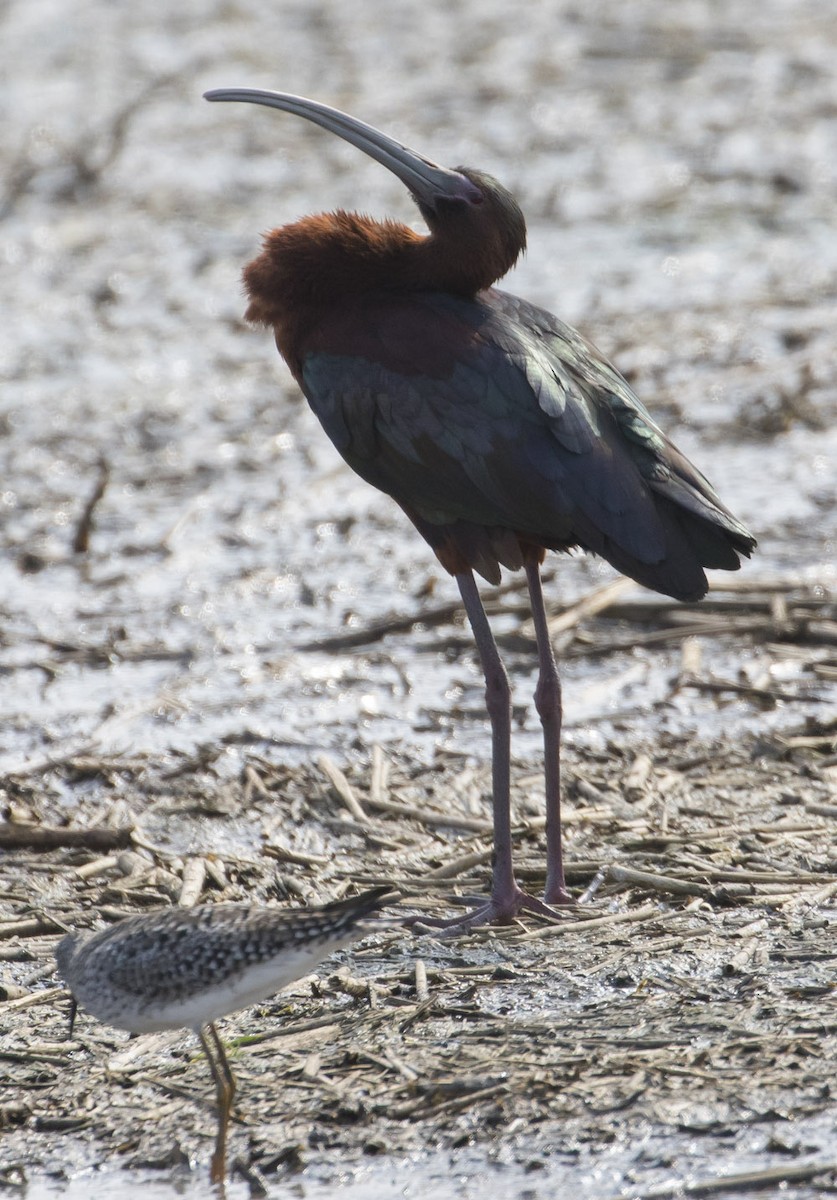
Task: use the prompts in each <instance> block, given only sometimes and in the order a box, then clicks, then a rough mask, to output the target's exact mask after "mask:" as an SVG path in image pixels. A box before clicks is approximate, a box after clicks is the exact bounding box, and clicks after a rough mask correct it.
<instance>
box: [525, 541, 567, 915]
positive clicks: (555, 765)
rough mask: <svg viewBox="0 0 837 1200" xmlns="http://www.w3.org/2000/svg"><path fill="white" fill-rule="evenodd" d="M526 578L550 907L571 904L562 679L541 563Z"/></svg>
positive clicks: (530, 565)
mask: <svg viewBox="0 0 837 1200" xmlns="http://www.w3.org/2000/svg"><path fill="white" fill-rule="evenodd" d="M526 579H527V581H528V583H529V598H530V601H531V604H532V619H533V621H534V625H535V640H536V641H537V644H538V683H537V687H536V689H535V708H536V709H537V710H538V716H539V717H540V719H541V725H542V726H543V749H544V793H545V798H546V889H545V891H544V900H545V901H546V903H547V904H571V903H572V897H571V896H570V894H569V892H568V891H567V888H566V884H565V882H564V862H563V850H562V846H561V717H562V712H563V710H562V705H561V677H560V675H559V674H558V665H557V663H556V662H555V655H554V653H553V651H552V643H551V640H550V637H549V626H548V624H547V619H546V607H545V605H544V601H543V588H542V586H541V572H540V564H539V563H538V561H537V560H536V559H535V558H534V557H528V558H527V560H526Z"/></svg>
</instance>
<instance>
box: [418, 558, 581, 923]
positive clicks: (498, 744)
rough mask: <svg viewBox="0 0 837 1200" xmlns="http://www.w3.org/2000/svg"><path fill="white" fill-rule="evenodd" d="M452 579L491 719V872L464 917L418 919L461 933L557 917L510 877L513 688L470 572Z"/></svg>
mask: <svg viewBox="0 0 837 1200" xmlns="http://www.w3.org/2000/svg"><path fill="white" fill-rule="evenodd" d="M456 582H457V583H458V585H459V591H460V593H461V595H462V601H463V603H464V605H465V612H466V613H467V614H468V620H469V621H470V623H471V629H472V630H473V633H474V640H475V642H476V644H477V651H478V653H479V656H480V662H481V664H482V670H483V674H484V676H485V703H486V708H487V709H488V717H489V720H490V722H491V763H492V805H493V815H494V874H493V879H492V885H491V897H490V899H489V900H488V901H487V902H486V903H485V904H483V905H480V906H478V907H477V908H476V909H474V910H473V911H472V912H470V913H468V914H467V915H466V916H464V917H454V918H452V919H451V920H448V921H436V920H424V919H422V923H423V924H427V925H435V926H441V927H442V928H445V929H447V930H449V931H450V932H459V931H464V930H468V929H473V928H474V927H475V926H477V925H490V924H493V923H495V922H496V923H500V924H504V923H508V922H509V921H512V920H514V918H515V917H516V916H517V914H518V913H519V912H521V911H522V910H526V911H528V912H533V913H537V914H538V915H539V916H542V917H547V918H549V919H552V920H558V919H560V915H559V914H558V913H556V912H555V911H554V910H553V909H551V908H550V907H549V905H547V904H544V903H542V901H540V900H537V899H536V898H535V897H534V896H530V895H528V893H526V892H524V891H523V890H522V889H521V888H520V887H518V884H517V881H516V879H515V877H514V867H513V864H512V833H511V688H510V687H509V678H508V675H507V674H506V668H505V667H504V666H503V662H502V659H501V658H500V653H499V651H498V649H497V643H496V642H495V641H494V635H493V634H492V632H491V627H490V625H489V623H488V617H487V616H486V615H485V609H484V608H483V606H482V600H481V599H480V594H479V589H478V588H477V584H476V581H475V579H474V576H473V573H472V572H471V571H463V572H462V573H461V574H459V575H457V576H456Z"/></svg>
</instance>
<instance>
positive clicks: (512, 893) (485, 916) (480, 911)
mask: <svg viewBox="0 0 837 1200" xmlns="http://www.w3.org/2000/svg"><path fill="white" fill-rule="evenodd" d="M564 896H565V897H566V898H565V899H561V900H559V901H558V903H560V904H564V905H567V904H572V902H573V901H572V897H571V896H570V895H569V893H568V892H566V891H565V892H564ZM523 912H530V913H533V914H534V915H535V916H537V917H542V918H543V919H544V920H546V921H549V922H552V923H555V922H557V921H562V920H564V914H563V913H561V912H559V911H558V910H557V909H555V908H553V907H551V905H549V904H545V903H544V902H543V900H538V899H537V897H535V896H530V895H529V893H528V892H524V891H523V889H522V888H519V887H518V886H517V885H516V884H515V885H514V888H513V890H511V889H510V890H508V891H507V892H505V894H503V895H493V896H492V897H491V898H490V899H489V900H486V901H485V902H484V903H482V904H480V903H477V907H476V908H473V909H471V911H470V912H467V913H465V914H464V915H463V916H461V917H408V919H407V921H406V924H407V925H413V926H415V925H422V926H427V927H429V928H431V929H440V930H443V931H444V935H445V936H446V937H451V936H453V935H454V934H457V933H469V932H470V931H471V930H472V929H477V928H479V927H480V926H482V925H510V924H511V923H512V922H513V921H514V920H516V918H517V917H518V916H520V914H521V913H523Z"/></svg>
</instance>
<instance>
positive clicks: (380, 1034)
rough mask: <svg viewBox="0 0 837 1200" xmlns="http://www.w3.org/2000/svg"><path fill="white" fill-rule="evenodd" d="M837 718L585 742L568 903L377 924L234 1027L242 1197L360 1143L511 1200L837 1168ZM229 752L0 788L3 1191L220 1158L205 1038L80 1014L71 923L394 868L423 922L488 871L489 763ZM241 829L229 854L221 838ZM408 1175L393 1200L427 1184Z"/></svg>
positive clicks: (774, 1180)
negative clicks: (558, 915) (421, 928)
mask: <svg viewBox="0 0 837 1200" xmlns="http://www.w3.org/2000/svg"><path fill="white" fill-rule="evenodd" d="M833 738H834V734H833V731H832V732H831V733H830V734H820V735H812V734H810V733H806V734H799V735H798V736H797V737H796V738H793V737H790V738H789V737H787V736H783V737H781V738H779V737H776V738H772V739H767V740H764V741H762V742H756V741H754V740H753V739H751V738H746V739H744V740H743V743H741V744H738V745H732V744H731V743H729V742H723V741H716V742H712V743H708V742H706V741H704V740H700V739H692V738H678V739H670V740H667V739H663V744H662V745H660V744H658V745H656V746H652V745H651V744H649V745H648V746H647V747H643V746H641V745H640V746H636V745H632V746H630V748H629V747H627V746H625V745H622V746H617V745H615V744H614V745H610V746H608V747H607V748H606V750H605V751H604V752H595V751H592V750H584V749H581V750H579V749H575V750H573V751H570V752H569V753H568V756H567V759H568V761H567V771H566V775H567V794H568V802H567V812H566V820H567V828H568V833H569V844H568V851H569V881H570V883H571V885H572V887H573V890H574V891H575V893H576V895H581V894H582V893H584V892H585V890H586V891H588V892H589V893H590V895H589V899H582V900H581V901H580V903H579V905H578V907H577V908H575V909H574V910H573V911H572V912H569V913H568V914H567V919H566V921H564V922H562V923H561V924H560V925H558V926H555V927H548V926H546V925H542V924H538V923H533V922H525V923H523V924H521V925H519V926H513V927H508V928H502V929H501V928H497V929H490V930H481V931H474V932H473V933H472V934H470V935H468V936H461V937H457V938H456V939H455V940H452V941H444V940H440V939H439V938H438V937H436V936H434V935H432V934H422V933H420V932H418V933H417V932H411V931H403V932H402V931H393V932H386V933H381V934H377V935H373V936H370V937H369V938H367V939H366V940H365V941H364V942H363V943H362V944H361V945H360V946H359V947H358V948H357V949H356V951H355V952H354V953H351V954H349V955H343V956H340V957H339V958H337V959H333V960H331V962H330V964H329V966H328V967H327V968H326V969H324V970H323V971H322V972H320V973H319V974H318V975H317V976H316V977H314V978H311V979H308V980H305V981H301V982H300V983H299V984H298V985H296V986H295V987H294V988H292V989H291V990H290V991H289V992H288V993H285V994H283V995H282V996H280V997H277V998H276V999H275V1000H272V1001H270V1002H268V1003H265V1004H262V1005H259V1006H258V1007H257V1008H255V1009H253V1010H250V1011H248V1012H246V1013H242V1014H238V1015H236V1016H233V1017H231V1018H229V1019H226V1020H225V1021H224V1022H222V1032H223V1036H224V1038H225V1040H226V1043H227V1045H228V1047H229V1048H230V1050H231V1053H232V1060H233V1063H234V1068H235V1071H236V1074H237V1076H238V1079H239V1083H240V1092H239V1100H238V1104H237V1112H238V1119H237V1121H236V1123H235V1125H234V1128H233V1132H232V1141H231V1159H232V1160H233V1161H234V1162H235V1164H236V1165H235V1167H234V1171H233V1179H234V1180H238V1182H239V1184H240V1186H241V1187H242V1188H243V1189H245V1190H244V1191H242V1193H241V1194H247V1192H246V1188H249V1191H250V1194H261V1193H262V1192H263V1191H264V1190H266V1191H267V1192H268V1193H269V1194H274V1192H275V1194H277V1195H279V1194H284V1193H285V1190H286V1189H287V1188H290V1189H291V1190H294V1186H295V1184H299V1185H300V1186H301V1188H302V1194H303V1195H306V1194H309V1193H308V1191H307V1190H306V1187H312V1188H314V1189H316V1187H317V1185H319V1184H322V1185H323V1186H331V1187H334V1186H336V1185H337V1184H338V1183H343V1184H345V1183H347V1182H348V1183H351V1182H352V1180H355V1181H356V1182H357V1186H358V1187H359V1188H361V1191H360V1192H359V1193H358V1194H364V1193H363V1191H362V1187H363V1186H367V1187H369V1188H371V1189H372V1190H371V1191H370V1192H369V1194H375V1191H374V1187H373V1184H374V1182H375V1179H376V1178H377V1176H376V1174H375V1172H376V1171H378V1172H380V1167H379V1166H377V1163H375V1164H373V1162H372V1160H373V1159H374V1160H378V1159H382V1161H386V1160H387V1159H390V1158H394V1159H395V1160H396V1161H399V1160H401V1159H404V1158H405V1157H406V1158H408V1159H409V1161H410V1162H411V1163H412V1167H411V1170H415V1171H416V1172H418V1175H417V1181H418V1180H424V1184H423V1185H422V1186H429V1185H428V1180H430V1179H432V1177H433V1172H432V1170H431V1167H433V1166H435V1168H436V1170H438V1166H439V1164H438V1161H434V1160H432V1159H431V1162H430V1163H429V1164H428V1163H427V1162H426V1160H427V1157H428V1153H429V1152H432V1153H435V1154H436V1155H437V1157H438V1155H439V1154H440V1153H441V1154H443V1155H445V1156H447V1163H448V1170H449V1172H450V1178H451V1180H454V1179H455V1178H458V1177H460V1175H461V1177H462V1180H463V1184H462V1186H463V1188H466V1186H467V1179H468V1178H469V1172H471V1173H472V1174H477V1175H479V1174H480V1172H485V1171H486V1169H487V1167H488V1166H490V1175H489V1180H490V1179H492V1178H494V1176H495V1175H496V1180H495V1183H496V1185H497V1186H499V1182H498V1181H500V1180H502V1178H503V1172H504V1171H508V1172H511V1175H510V1178H514V1177H515V1173H520V1175H521V1179H520V1181H519V1182H520V1187H519V1190H518V1192H516V1193H515V1194H520V1195H530V1196H536V1195H539V1194H548V1190H549V1189H550V1188H552V1187H554V1186H561V1185H563V1186H566V1185H567V1181H568V1180H570V1181H571V1182H572V1184H573V1186H574V1187H575V1188H577V1190H578V1191H579V1194H580V1195H583V1196H590V1197H596V1198H599V1200H600V1198H603V1197H609V1196H614V1197H615V1196H622V1195H631V1196H645V1195H648V1196H654V1195H660V1196H663V1195H681V1194H684V1195H687V1194H700V1195H704V1194H711V1195H720V1196H726V1195H736V1194H738V1193H739V1191H742V1190H752V1189H753V1188H757V1189H758V1188H760V1189H761V1190H762V1192H763V1193H765V1194H768V1195H773V1194H778V1193H777V1190H776V1189H778V1187H779V1185H780V1184H782V1189H783V1194H792V1195H798V1196H804V1197H814V1196H820V1195H824V1194H826V1192H827V1191H828V1190H829V1189H830V1188H833V1187H834V1186H837V1175H835V1169H837V1145H835V1140H834V1116H835V1100H834V1089H833V1061H834V1055H835V1051H836V1050H837V1022H836V1021H835V1018H834V975H835V962H836V961H837V935H835V929H836V928H837V855H835V846H834V838H833V829H834V817H835V811H837V801H836V798H835V771H836V770H837V760H835V756H834V752H833ZM824 751H825V752H824ZM222 753H223V752H222V751H215V752H211V753H210V752H204V753H202V754H201V755H200V756H199V757H197V758H192V759H189V758H187V757H184V758H183V759H182V760H180V761H174V760H173V761H172V762H170V763H169V764H168V765H167V767H166V769H163V770H161V768H160V764H159V763H155V762H154V761H146V762H140V761H136V760H131V759H128V758H125V759H121V760H120V759H112V760H107V761H105V760H97V759H95V758H89V757H88V758H79V759H74V760H71V761H69V762H67V763H65V764H63V765H62V766H61V767H60V768H57V769H56V768H53V770H57V773H58V775H59V776H60V777H62V778H63V779H64V780H65V781H67V782H70V783H73V784H75V785H76V786H78V785H79V784H80V782H81V781H84V784H85V787H84V792H85V794H84V795H83V796H80V797H79V804H78V807H77V809H76V811H75V812H74V815H73V820H72V822H65V823H64V824H60V825H59V824H58V823H57V822H58V820H59V819H60V818H59V815H58V808H57V806H56V803H55V800H54V799H52V800H50V791H51V789H50V788H49V787H48V786H46V787H45V786H44V785H45V782H46V781H47V779H48V776H47V777H44V776H37V777H35V778H29V779H22V778H20V779H18V780H14V781H9V782H10V783H11V784H12V786H13V789H14V802H13V812H12V814H11V815H12V817H13V821H12V822H9V823H6V824H5V825H4V826H3V827H2V830H0V834H2V837H3V840H4V847H5V850H4V855H3V894H4V895H3V898H4V906H5V910H6V911H5V916H4V919H3V922H2V924H0V939H2V940H0V960H2V965H3V978H4V980H5V981H6V989H7V990H6V993H5V996H6V998H5V999H4V1001H3V1002H2V1004H0V1078H1V1079H2V1090H3V1106H2V1115H3V1122H4V1127H3V1135H2V1179H3V1182H4V1184H5V1185H7V1186H8V1187H10V1188H11V1189H14V1188H15V1187H18V1186H22V1185H23V1183H24V1180H25V1179H26V1178H31V1177H34V1178H35V1179H36V1180H37V1179H39V1178H45V1177H53V1178H55V1179H56V1180H60V1179H61V1178H66V1177H72V1176H73V1175H75V1174H77V1173H78V1172H83V1171H84V1170H85V1169H87V1170H90V1169H92V1168H102V1167H103V1166H106V1169H107V1170H113V1169H114V1168H128V1169H131V1170H147V1169H149V1168H151V1169H153V1171H154V1172H155V1174H156V1173H159V1172H162V1173H163V1175H164V1176H165V1177H167V1178H170V1179H171V1180H172V1182H173V1183H175V1182H176V1180H177V1179H178V1178H180V1179H181V1180H188V1179H189V1178H190V1164H191V1170H192V1172H193V1176H192V1177H194V1172H198V1173H200V1172H205V1170H206V1161H207V1160H208V1155H209V1151H210V1148H211V1142H212V1137H213V1131H214V1119H213V1116H212V1111H211V1110H212V1105H213V1097H214V1092H213V1090H212V1086H211V1083H210V1081H209V1079H208V1076H207V1072H206V1064H205V1063H203V1062H202V1061H201V1059H200V1054H199V1052H198V1049H197V1046H196V1043H195V1041H194V1039H193V1038H192V1037H191V1036H190V1035H188V1034H186V1033H179V1032H173V1033H166V1034H159V1035H148V1036H143V1037H140V1038H137V1039H128V1038H127V1037H126V1036H125V1035H122V1034H118V1033H114V1031H112V1030H109V1029H106V1028H104V1027H102V1026H100V1025H98V1024H97V1023H95V1022H94V1021H92V1020H90V1019H88V1018H84V1017H83V1016H82V1017H80V1018H79V1021H78V1023H77V1025H76V1030H75V1034H74V1036H73V1038H72V1039H68V1036H67V1005H66V1003H65V1001H66V993H65V992H64V991H63V990H62V989H61V987H60V981H57V980H56V979H55V978H54V975H53V968H52V964H51V961H50V951H51V947H52V946H53V945H54V943H55V941H56V940H57V938H58V936H60V932H61V930H62V929H63V928H64V927H65V926H66V927H79V926H87V925H90V924H91V923H94V922H100V921H101V920H104V921H111V920H114V919H116V918H117V917H118V916H119V915H120V914H122V913H126V912H142V911H148V910H149V909H151V908H156V907H158V906H160V905H162V904H173V903H193V902H195V900H196V899H198V898H200V899H201V900H203V901H205V900H210V899H211V900H215V899H218V900H221V899H224V900H243V899H250V900H252V899H253V898H259V899H263V900H264V901H265V902H266V903H280V902H286V901H291V902H294V903H301V902H304V901H305V900H307V899H314V898H317V899H319V898H322V897H324V896H336V895H339V894H341V893H343V892H344V891H345V890H346V889H349V888H352V887H355V886H365V885H367V884H374V883H378V882H380V881H387V882H391V883H392V884H393V886H394V887H395V888H397V889H398V890H399V891H400V892H401V894H402V896H403V900H402V905H401V907H402V908H403V909H404V910H406V911H411V912H416V913H420V914H427V915H441V914H442V913H443V912H449V911H451V905H452V904H455V903H456V899H457V897H462V896H468V895H473V894H480V893H483V892H484V891H485V889H486V887H487V886H488V883H489V878H490V876H489V857H490V852H489V849H488V847H489V846H490V831H489V825H488V822H487V820H486V817H485V811H484V806H483V804H482V802H481V798H482V797H483V796H484V794H485V792H486V789H487V788H488V786H489V772H488V769H487V767H486V765H485V764H474V763H469V762H467V761H462V760H459V761H457V760H455V759H454V760H453V761H451V760H449V761H447V762H443V761H440V762H438V763H435V764H432V765H431V766H424V767H423V766H420V765H417V764H416V762H415V760H414V759H413V758H411V757H409V756H406V757H405V756H399V755H391V754H389V753H387V752H384V751H382V750H381V748H380V747H377V748H375V749H370V752H369V754H368V756H364V755H363V754H361V753H358V755H357V756H356V758H355V761H354V762H353V764H352V765H351V766H349V768H348V769H347V770H341V768H340V767H338V766H337V764H336V763H335V762H334V761H333V759H331V758H330V757H328V756H327V755H324V756H321V757H320V759H319V761H318V762H317V763H311V764H308V765H304V766H288V765H284V766H283V765H277V764H275V763H272V762H270V761H269V760H268V759H267V758H265V757H264V756H263V755H261V754H259V753H257V752H255V751H252V752H248V753H247V755H246V756H245V765H244V767H243V770H242V772H241V775H240V777H239V778H238V779H237V780H233V781H230V780H225V781H224V782H219V780H218V779H217V776H216V775H215V772H214V767H215V764H216V762H217V758H218V756H219V755H220V754H222ZM539 789H540V781H539V779H538V778H537V777H536V776H534V775H533V774H532V772H531V771H528V772H527V770H526V768H525V767H524V766H523V765H522V764H518V765H517V769H516V772H515V801H516V813H517V822H516V827H517V843H518V861H519V871H520V877H521V880H522V881H524V882H525V883H526V885H527V886H529V887H530V888H532V889H537V888H538V887H539V886H541V885H542V882H543V876H542V863H543V850H544V847H543V837H542V823H541V821H540V820H539V818H538V811H539V804H538V801H539ZM245 835H246V836H249V837H252V839H253V840H252V844H251V845H250V846H249V847H248V848H247V849H244V848H242V849H240V850H238V851H235V850H231V849H229V847H231V846H234V845H236V844H238V845H239V846H242V841H243V837H244V836H245ZM184 846H189V847H191V848H192V850H191V852H189V853H184V851H183V847H184ZM594 881H595V882H594ZM591 884H592V888H591ZM14 981H17V984H16V985H15V982H14ZM423 1161H424V1162H425V1165H424V1166H422V1162H423ZM475 1162H476V1163H478V1164H479V1165H478V1166H477V1165H474V1164H475ZM457 1164H459V1166H457ZM370 1171H371V1172H372V1176H371V1178H370V1176H369V1172H370ZM396 1174H397V1172H396ZM724 1176H731V1177H732V1178H731V1179H730V1180H729V1182H728V1183H727V1184H724V1183H723V1182H722V1181H723V1177H724ZM128 1178H130V1176H129V1177H128ZM364 1179H366V1185H364V1184H363V1180H364ZM539 1183H542V1184H543V1186H545V1187H547V1192H544V1193H541V1192H540V1191H539V1190H538V1189H539ZM689 1184H694V1185H697V1184H701V1185H704V1186H703V1190H697V1191H695V1192H694V1193H692V1192H689V1191H688V1189H686V1190H682V1189H683V1188H684V1186H685V1185H689ZM400 1186H401V1188H402V1189H403V1188H405V1187H406V1189H407V1190H406V1191H404V1190H402V1191H391V1192H387V1191H386V1190H385V1189H383V1190H381V1191H380V1194H381V1195H396V1194H407V1195H413V1194H415V1195H419V1194H421V1191H420V1189H419V1190H416V1191H415V1192H411V1191H409V1180H407V1181H404V1180H402V1181H401V1183H400ZM417 1186H418V1183H417ZM487 1186H491V1184H490V1182H489V1184H488V1185H487ZM451 1187H452V1188H453V1184H452V1183H451ZM785 1189H788V1190H787V1191H785ZM234 1194H238V1193H234ZM311 1194H314V1195H315V1194H318V1193H317V1192H316V1190H314V1191H312V1192H311ZM439 1194H440V1195H441V1194H444V1193H442V1192H440V1193H439ZM449 1194H451V1195H455V1194H459V1193H457V1192H456V1191H454V1190H451V1192H450V1193H449ZM461 1194H463V1195H465V1194H469V1193H467V1190H463V1191H462V1193H461Z"/></svg>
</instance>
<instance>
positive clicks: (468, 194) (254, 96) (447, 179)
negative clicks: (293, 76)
mask: <svg viewBox="0 0 837 1200" xmlns="http://www.w3.org/2000/svg"><path fill="white" fill-rule="evenodd" d="M204 99H206V100H235V101H243V102H245V103H247V104H263V105H265V107H267V108H278V109H281V111H282V112H289V113H293V115H294V116H296V117H304V118H305V120H306V121H312V122H313V123H314V124H315V125H319V126H320V127H321V128H322V129H327V130H328V132H329V133H334V134H336V135H337V136H338V137H340V138H342V139H343V141H345V142H350V143H351V145H353V146H357V148H358V150H362V151H363V153H364V154H367V155H369V157H370V158H374V159H375V160H376V162H379V163H381V165H382V166H384V167H386V168H387V170H389V171H392V173H393V175H395V176H396V177H397V178H398V179H400V180H401V182H402V183H403V184H404V185H405V186H406V187H407V188H409V190H410V192H411V194H412V195H413V196H414V197H415V199H416V200H417V201H418V202H419V203H421V204H425V205H427V206H428V207H429V208H431V209H432V210H435V208H436V202H437V200H438V199H439V197H448V198H450V199H461V200H469V201H471V202H473V201H474V200H476V199H477V197H478V196H479V191H478V189H477V188H476V187H475V186H474V184H473V183H471V181H470V180H469V179H468V178H466V176H464V175H462V174H460V172H459V171H452V170H450V169H449V168H447V167H440V166H439V165H438V163H434V162H432V161H431V160H430V159H429V158H425V157H424V155H422V154H418V153H417V152H416V151H415V150H411V149H410V147H409V146H405V145H403V144H402V143H401V142H397V141H396V140H395V139H394V138H391V137H389V136H388V135H387V134H385V133H382V132H381V131H380V129H375V128H374V127H373V126H372V125H367V124H366V122H365V121H359V120H358V119H357V117H351V116H349V114H348V113H344V112H341V111H340V109H338V108H331V107H330V106H329V105H328V104H320V102H319V101H318V100H308V99H307V98H306V97H305V96H293V95H291V94H290V93H289V92H272V91H267V90H263V89H261V88H213V89H212V90H211V91H208V92H204Z"/></svg>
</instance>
